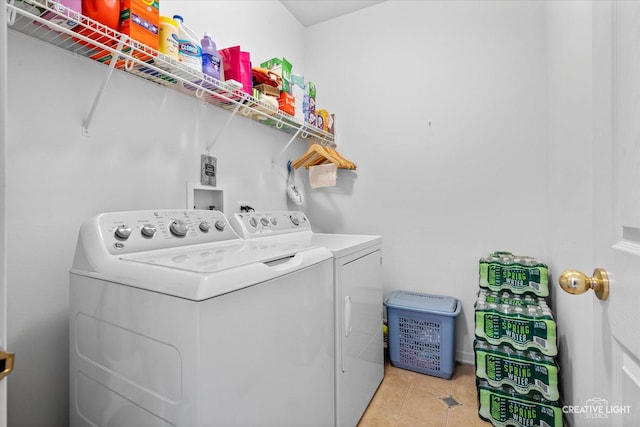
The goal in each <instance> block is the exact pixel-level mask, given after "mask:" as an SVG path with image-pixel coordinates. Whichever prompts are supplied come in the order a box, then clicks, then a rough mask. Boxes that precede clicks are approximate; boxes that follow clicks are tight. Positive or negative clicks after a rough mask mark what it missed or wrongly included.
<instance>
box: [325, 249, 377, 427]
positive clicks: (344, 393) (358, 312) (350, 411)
mask: <svg viewBox="0 0 640 427" xmlns="http://www.w3.org/2000/svg"><path fill="white" fill-rule="evenodd" d="M381 263H382V258H381V254H380V251H379V250H377V251H374V252H371V253H369V254H366V255H364V256H362V254H356V255H353V256H350V257H345V258H338V259H337V260H336V273H335V274H336V296H338V301H337V303H338V319H337V328H336V334H337V346H338V349H337V351H338V353H337V354H338V360H337V363H338V373H337V382H338V384H337V402H338V408H337V410H338V412H337V425H338V426H354V425H356V424H357V423H358V420H359V419H360V417H361V416H362V414H363V413H364V410H365V409H366V407H367V405H368V404H369V401H370V400H371V398H372V397H373V395H374V394H375V391H376V389H377V388H378V385H379V384H380V382H381V381H382V377H383V375H384V347H383V336H382V310H383V304H382V279H381V269H382V264H381Z"/></svg>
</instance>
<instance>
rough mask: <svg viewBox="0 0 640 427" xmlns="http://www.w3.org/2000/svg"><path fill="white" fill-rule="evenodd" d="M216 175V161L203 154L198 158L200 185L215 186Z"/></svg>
mask: <svg viewBox="0 0 640 427" xmlns="http://www.w3.org/2000/svg"><path fill="white" fill-rule="evenodd" d="M217 174H218V166H217V159H216V158H215V157H211V156H207V155H206V154H203V155H201V156H200V183H201V184H202V185H211V186H213V187H215V186H216V175H217Z"/></svg>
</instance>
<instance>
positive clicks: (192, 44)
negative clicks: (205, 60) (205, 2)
mask: <svg viewBox="0 0 640 427" xmlns="http://www.w3.org/2000/svg"><path fill="white" fill-rule="evenodd" d="M173 20H174V21H176V23H177V24H178V55H179V57H180V63H181V64H183V65H186V66H187V67H189V68H192V69H193V70H195V71H197V72H198V73H201V72H202V48H201V47H200V40H199V39H198V37H197V36H196V35H195V34H194V33H193V31H191V30H190V29H189V28H188V27H187V26H186V25H184V19H182V16H180V15H173Z"/></svg>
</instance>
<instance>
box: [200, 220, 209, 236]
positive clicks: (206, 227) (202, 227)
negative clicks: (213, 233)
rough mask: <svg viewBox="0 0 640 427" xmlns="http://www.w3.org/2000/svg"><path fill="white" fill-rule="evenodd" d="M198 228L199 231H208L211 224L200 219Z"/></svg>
mask: <svg viewBox="0 0 640 427" xmlns="http://www.w3.org/2000/svg"><path fill="white" fill-rule="evenodd" d="M198 228H200V231H202V232H203V233H208V232H209V229H210V228H211V224H209V223H208V222H207V221H202V222H201V223H200V225H199V226H198Z"/></svg>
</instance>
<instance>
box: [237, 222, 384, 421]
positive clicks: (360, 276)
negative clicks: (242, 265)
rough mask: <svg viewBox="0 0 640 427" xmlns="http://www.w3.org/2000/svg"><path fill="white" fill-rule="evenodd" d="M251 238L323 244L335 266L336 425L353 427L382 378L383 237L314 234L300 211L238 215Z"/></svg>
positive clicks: (242, 229)
mask: <svg viewBox="0 0 640 427" xmlns="http://www.w3.org/2000/svg"><path fill="white" fill-rule="evenodd" d="M230 221H231V225H232V226H233V228H234V229H235V230H236V231H237V233H238V234H239V235H240V236H241V237H243V238H244V239H246V240H247V241H251V240H254V241H262V242H265V243H266V242H272V243H273V242H279V243H280V244H283V245H293V246H305V247H308V248H314V247H323V248H327V249H329V250H330V251H331V253H332V256H333V265H334V272H333V276H334V304H335V345H336V355H335V357H336V359H335V360H336V370H335V381H336V421H335V423H336V425H337V426H340V427H353V426H355V425H357V424H358V421H359V419H360V417H362V414H363V413H364V411H365V410H366V408H367V405H368V404H369V402H370V401H371V398H372V397H373V395H374V394H375V392H376V390H377V388H378V386H379V385H380V382H381V381H382V377H383V376H384V343H383V334H382V321H383V313H384V306H383V290H382V277H381V276H382V272H381V269H382V237H381V236H369V235H352V234H325V233H315V232H313V231H312V229H311V224H310V222H309V219H308V218H307V217H306V216H305V215H304V213H302V212H299V211H290V212H289V211H277V212H248V213H236V214H234V215H233V216H232V217H230Z"/></svg>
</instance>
